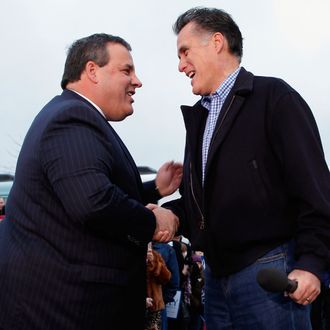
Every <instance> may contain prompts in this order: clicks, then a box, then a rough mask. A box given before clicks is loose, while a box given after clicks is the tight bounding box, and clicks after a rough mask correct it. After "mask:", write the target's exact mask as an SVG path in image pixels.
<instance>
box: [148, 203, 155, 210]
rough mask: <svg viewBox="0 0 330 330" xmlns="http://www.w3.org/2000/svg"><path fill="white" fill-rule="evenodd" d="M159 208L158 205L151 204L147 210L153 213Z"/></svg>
mask: <svg viewBox="0 0 330 330" xmlns="http://www.w3.org/2000/svg"><path fill="white" fill-rule="evenodd" d="M157 207H158V205H157V204H152V203H149V204H147V205H146V208H147V209H149V210H151V211H153V210H154V209H156V208H157Z"/></svg>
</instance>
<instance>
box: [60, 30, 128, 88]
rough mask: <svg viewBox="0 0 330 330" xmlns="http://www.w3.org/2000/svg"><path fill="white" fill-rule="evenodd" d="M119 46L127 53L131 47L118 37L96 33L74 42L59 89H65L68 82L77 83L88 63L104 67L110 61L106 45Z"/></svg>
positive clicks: (69, 51)
mask: <svg viewBox="0 0 330 330" xmlns="http://www.w3.org/2000/svg"><path fill="white" fill-rule="evenodd" d="M109 43H114V44H120V45H122V46H124V47H125V48H126V49H127V50H128V51H131V50H132V49H131V46H130V45H129V43H128V42H126V41H125V40H124V39H122V38H121V37H118V36H113V35H110V34H105V33H97V34H93V35H91V36H88V37H85V38H81V39H78V40H76V41H75V42H74V43H73V44H72V45H71V47H70V48H69V50H68V54H67V58H66V62H65V67H64V73H63V77H62V82H61V87H62V88H63V89H65V88H66V86H67V84H68V83H69V82H75V81H78V80H79V79H80V77H81V74H82V72H83V71H84V70H85V66H86V64H87V62H88V61H93V62H95V63H96V64H97V65H98V66H99V67H103V66H105V65H106V64H107V63H108V62H109V59H110V54H109V52H108V47H107V46H108V44H109Z"/></svg>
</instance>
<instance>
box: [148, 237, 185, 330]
mask: <svg viewBox="0 0 330 330" xmlns="http://www.w3.org/2000/svg"><path fill="white" fill-rule="evenodd" d="M152 247H153V250H154V251H156V252H158V253H159V254H160V255H161V256H162V258H163V259H164V261H165V264H166V267H167V268H168V270H169V271H170V272H171V279H170V280H169V281H168V282H167V283H166V284H165V286H163V299H164V303H165V305H166V304H168V303H170V302H173V301H174V296H175V295H176V293H177V291H178V290H179V288H180V273H179V265H178V260H177V257H176V253H175V250H174V248H173V247H172V246H170V245H169V244H168V243H160V242H153V243H152ZM161 320H162V327H161V328H162V330H167V329H168V326H167V323H168V322H167V313H166V308H164V309H163V310H162V311H161Z"/></svg>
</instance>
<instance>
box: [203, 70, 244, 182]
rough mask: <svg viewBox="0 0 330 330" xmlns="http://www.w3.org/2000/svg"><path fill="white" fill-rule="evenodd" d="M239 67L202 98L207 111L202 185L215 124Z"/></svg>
mask: <svg viewBox="0 0 330 330" xmlns="http://www.w3.org/2000/svg"><path fill="white" fill-rule="evenodd" d="M239 70H240V67H238V68H237V69H236V70H235V71H234V72H233V73H231V74H230V75H229V76H228V78H227V79H226V80H225V81H224V82H223V83H222V84H221V85H220V87H219V88H218V89H217V90H216V91H215V93H213V94H212V95H209V96H203V97H202V101H201V102H202V105H203V107H204V108H206V109H207V110H208V111H209V114H208V116H207V120H206V125H205V130H204V135H203V146H202V182H203V183H204V177H205V167H206V162H207V155H208V152H209V146H210V142H211V139H212V135H213V132H214V128H215V125H216V123H217V120H218V117H219V114H220V111H221V108H222V106H223V104H224V103H225V100H226V97H227V96H228V94H229V92H230V90H231V89H232V88H233V86H234V83H235V80H236V78H237V75H238V73H239Z"/></svg>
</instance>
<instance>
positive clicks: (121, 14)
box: [0, 0, 330, 172]
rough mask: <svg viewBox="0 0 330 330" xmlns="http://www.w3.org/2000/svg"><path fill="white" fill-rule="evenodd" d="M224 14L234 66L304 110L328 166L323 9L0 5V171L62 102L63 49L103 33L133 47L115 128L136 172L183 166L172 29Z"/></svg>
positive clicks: (329, 40)
mask: <svg viewBox="0 0 330 330" xmlns="http://www.w3.org/2000/svg"><path fill="white" fill-rule="evenodd" d="M199 5H203V6H212V7H218V8H222V9H224V10H226V11H227V12H229V13H230V14H231V15H232V17H233V18H234V20H235V21H236V23H237V24H238V26H239V27H240V29H241V32H242V35H243V38H244V54H243V60H242V65H243V66H244V67H245V68H246V69H247V70H248V71H251V72H253V73H254V74H255V75H266V76H276V77H280V78H282V79H284V80H286V81H287V82H288V83H289V84H290V85H292V86H293V87H294V88H295V89H296V90H297V91H298V92H299V93H300V94H301V95H302V96H303V98H304V99H305V100H306V101H307V103H308V104H309V105H310V107H311V109H312V111H313V113H314V116H315V118H316V121H317V123H318V126H319V130H320V133H321V137H322V140H323V147H324V150H325V154H326V158H327V161H328V164H330V97H329V96H330V83H329V76H330V68H329V58H330V20H329V17H328V15H329V13H330V1H329V0H313V1H306V0H267V1H265V0H249V1H247V0H223V1H219V0H218V1H211V0H203V1H195V0H166V1H155V0H138V1H136V0H126V1H109V0H93V1H85V0H54V1H49V0H33V1H25V0H20V1H18V0H11V1H4V2H3V3H2V4H1V11H0V31H1V41H2V42H1V51H0V63H1V72H2V75H1V76H2V81H1V89H0V147H1V149H0V172H4V171H5V172H8V171H9V172H14V169H15V165H16V160H17V156H18V153H19V150H20V145H21V144H22V142H23V139H24V136H25V134H26V132H27V130H28V128H29V126H30V124H31V122H32V120H33V118H34V117H35V115H36V114H37V113H38V112H39V111H40V109H41V108H42V107H43V106H44V105H45V104H46V103H47V102H48V101H49V100H50V99H51V98H52V97H53V96H55V95H57V94H60V93H61V88H60V80H61V76H62V73H63V65H64V61H65V56H66V50H67V48H68V46H69V45H70V44H71V43H72V42H73V41H74V40H76V39H78V38H81V37H85V36H87V35H90V34H93V33H97V32H105V33H110V34H114V35H119V36H121V37H123V38H125V39H126V40H127V41H128V42H129V43H130V44H131V46H132V48H133V51H132V56H133V59H134V62H135V66H136V71H137V75H138V77H139V78H140V80H141V81H142V83H143V87H142V88H141V89H139V90H138V91H137V93H136V95H135V97H134V98H135V103H134V110H135V111H134V114H133V115H132V116H131V117H129V118H127V119H126V120H124V121H122V122H120V123H115V124H114V127H115V129H116V130H117V132H118V133H119V135H120V136H121V137H122V139H123V140H124V142H125V143H126V145H127V146H128V148H129V150H130V151H131V153H132V155H133V157H134V159H135V161H136V163H137V164H138V165H148V166H151V167H153V168H158V167H159V166H160V165H161V164H162V163H163V162H164V161H166V160H169V159H173V160H177V161H182V158H183V148H184V139H185V132H184V126H183V122H182V116H181V111H180V105H181V104H193V103H194V102H195V101H197V99H198V98H197V97H196V96H193V95H192V93H191V86H190V81H189V80H188V78H186V77H185V76H184V75H183V74H180V73H179V72H178V70H177V66H178V59H177V54H176V36H175V35H174V33H173V32H172V24H173V23H174V21H175V19H176V18H177V16H178V15H179V14H181V13H182V12H184V11H185V10H187V9H189V8H191V7H194V6H199Z"/></svg>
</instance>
